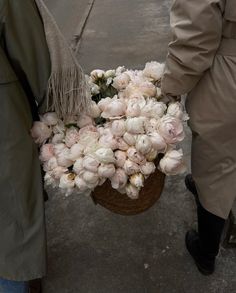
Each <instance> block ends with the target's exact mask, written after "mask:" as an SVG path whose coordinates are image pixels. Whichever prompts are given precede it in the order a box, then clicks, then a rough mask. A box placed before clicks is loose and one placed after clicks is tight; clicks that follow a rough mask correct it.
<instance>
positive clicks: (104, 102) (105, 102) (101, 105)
mask: <svg viewBox="0 0 236 293" xmlns="http://www.w3.org/2000/svg"><path fill="white" fill-rule="evenodd" d="M111 101H112V99H111V98H109V97H107V98H105V99H101V100H100V101H99V102H98V107H99V109H100V110H101V111H104V110H105V108H106V107H107V106H108V105H109V104H110V103H111Z"/></svg>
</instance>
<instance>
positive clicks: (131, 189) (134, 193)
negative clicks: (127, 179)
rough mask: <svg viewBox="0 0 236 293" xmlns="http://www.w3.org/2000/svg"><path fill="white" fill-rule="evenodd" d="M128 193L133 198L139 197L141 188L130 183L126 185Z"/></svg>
mask: <svg viewBox="0 0 236 293" xmlns="http://www.w3.org/2000/svg"><path fill="white" fill-rule="evenodd" d="M125 191H126V194H127V196H128V197H129V198H131V199H138V197H139V189H138V188H137V187H135V186H134V185H132V184H128V185H127V186H126V187H125Z"/></svg>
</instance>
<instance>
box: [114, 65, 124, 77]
mask: <svg viewBox="0 0 236 293" xmlns="http://www.w3.org/2000/svg"><path fill="white" fill-rule="evenodd" d="M124 71H125V67H124V66H119V67H117V69H116V75H120V74H121V73H123V72H124Z"/></svg>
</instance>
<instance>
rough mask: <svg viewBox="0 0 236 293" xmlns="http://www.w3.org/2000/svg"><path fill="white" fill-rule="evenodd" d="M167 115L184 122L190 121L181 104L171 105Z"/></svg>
mask: <svg viewBox="0 0 236 293" xmlns="http://www.w3.org/2000/svg"><path fill="white" fill-rule="evenodd" d="M167 114H169V115H171V116H174V117H176V118H178V119H180V120H183V121H187V120H188V119H189V116H188V114H187V113H185V112H184V109H183V105H182V104H181V103H179V102H175V103H170V104H169V106H168V109H167Z"/></svg>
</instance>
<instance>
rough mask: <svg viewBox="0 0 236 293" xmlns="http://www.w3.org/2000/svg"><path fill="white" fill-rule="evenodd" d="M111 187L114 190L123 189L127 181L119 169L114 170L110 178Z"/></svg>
mask: <svg viewBox="0 0 236 293" xmlns="http://www.w3.org/2000/svg"><path fill="white" fill-rule="evenodd" d="M110 181H111V186H112V188H114V189H120V188H124V187H125V186H126V184H127V181H128V176H127V175H126V173H125V171H124V170H123V169H121V168H118V169H116V172H115V174H114V175H113V176H112V177H111V178H110Z"/></svg>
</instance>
